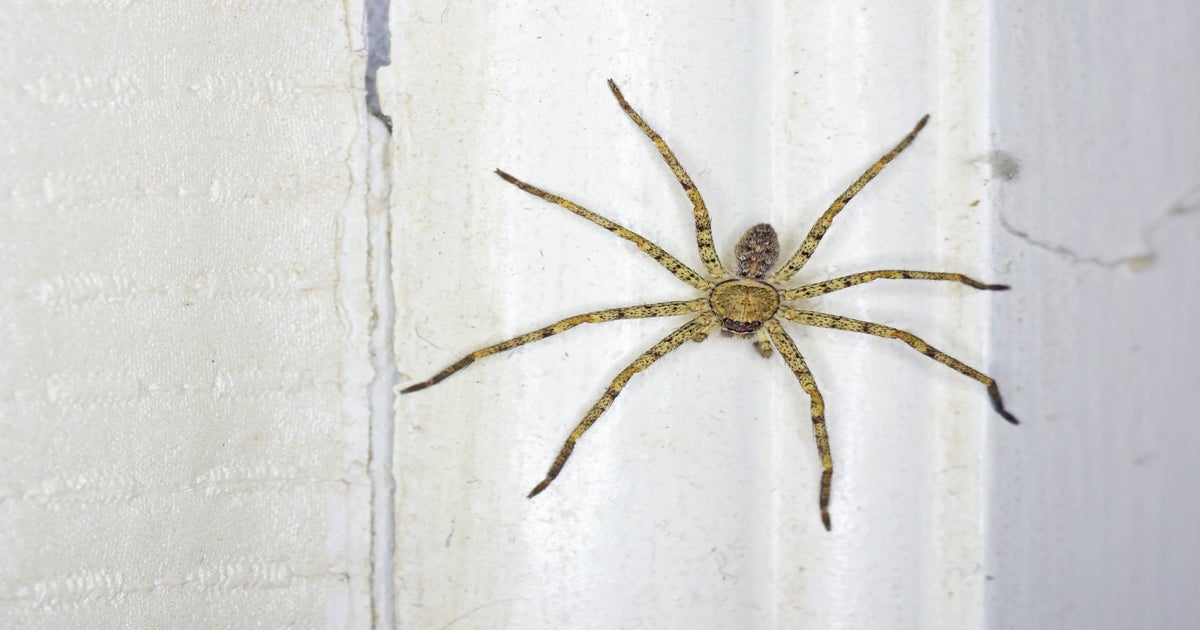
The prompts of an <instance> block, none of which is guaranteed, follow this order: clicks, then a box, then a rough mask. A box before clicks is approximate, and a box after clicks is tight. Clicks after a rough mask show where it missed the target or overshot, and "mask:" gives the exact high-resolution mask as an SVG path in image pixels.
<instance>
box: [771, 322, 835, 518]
mask: <svg viewBox="0 0 1200 630" xmlns="http://www.w3.org/2000/svg"><path fill="white" fill-rule="evenodd" d="M765 328H766V329H767V333H768V334H770V335H771V339H772V340H773V341H774V342H775V347H776V348H779V354H781V355H783V360H784V361H786V362H787V364H788V367H790V368H792V372H793V373H794V374H795V375H796V379H797V380H799V381H800V387H801V388H803V389H804V392H805V393H807V394H808V399H809V402H810V404H811V412H810V415H811V416H812V425H813V436H814V437H815V438H816V439H817V454H819V455H820V456H821V469H822V471H821V523H822V524H824V525H825V531H829V530H830V529H831V527H832V526H831V524H830V520H829V490H830V487H831V486H832V485H833V455H831V454H830V452H829V432H828V431H826V429H825V399H824V398H822V397H821V392H820V390H818V389H817V382H816V381H815V380H813V376H812V372H810V371H809V370H808V364H806V363H805V362H804V357H803V356H801V355H800V351H799V350H797V349H796V344H795V343H794V342H793V341H792V338H791V337H790V336H788V334H787V332H786V331H784V329H783V326H780V325H779V321H778V320H774V319H772V320H770V321H768V322H767V324H766V326H765Z"/></svg>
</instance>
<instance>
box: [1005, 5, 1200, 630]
mask: <svg viewBox="0 0 1200 630" xmlns="http://www.w3.org/2000/svg"><path fill="white" fill-rule="evenodd" d="M1196 24H1200V5H1197V4H1196V3H1194V2H1187V1H1178V2H1169V1H1165V0H1164V1H1159V2H1153V3H1138V4H1136V5H1135V4H1131V3H1123V2H1103V3H1090V4H1080V3H1066V2H1062V3H1043V2H1007V3H998V5H997V8H996V24H995V27H994V28H995V31H994V43H993V48H992V50H993V55H994V70H995V78H994V83H993V86H994V87H993V90H992V102H993V111H994V123H993V128H994V143H995V147H996V148H997V149H999V150H1003V151H1005V152H1006V153H1008V154H1009V155H1011V156H1012V158H1013V160H1014V161H1015V163H1017V164H1019V167H1020V172H1019V174H1018V175H1016V177H1014V178H1013V179H1012V180H1011V181H1002V180H997V181H996V184H997V185H996V186H994V187H993V189H992V194H993V195H994V198H995V200H996V212H997V216H996V221H997V222H998V223H999V224H1000V225H1002V226H1005V227H1004V229H1002V230H1000V231H998V232H996V239H995V241H994V243H995V256H996V260H997V262H998V263H999V264H1001V265H1003V269H1004V270H1005V272H1006V274H1007V276H1008V277H1009V278H1010V279H1011V280H1012V283H1013V285H1014V291H1013V292H1012V293H1013V295H1012V296H1011V297H1012V302H1010V303H1009V304H1007V306H1006V307H1004V308H999V309H997V317H996V319H995V327H994V328H993V330H992V340H993V341H992V342H993V345H994V347H997V348H1001V347H1003V348H1006V351H1005V352H1003V353H998V354H997V356H996V359H995V364H996V366H997V368H998V369H999V370H1000V371H1001V372H1008V373H1011V374H1014V375H1016V378H1015V379H1014V382H1016V383H1017V389H1016V390H1015V398H1016V400H1018V401H1022V402H1021V404H1022V406H1023V407H1024V409H1025V410H1026V411H1025V416H1026V420H1027V422H1026V423H1025V425H1023V426H1022V427H1021V432H1020V434H1019V435H1009V434H1006V435H1004V436H1003V438H1002V440H1000V441H998V442H997V444H996V448H995V449H993V451H992V453H993V456H992V463H991V466H990V472H989V476H990V477H991V479H992V481H991V483H990V484H989V502H988V504H989V508H988V514H989V516H988V519H987V522H988V523H989V532H990V533H989V536H988V538H989V553H988V561H987V572H988V574H989V575H990V576H991V578H992V579H991V581H989V582H988V585H989V594H990V596H989V597H988V600H987V601H988V611H987V619H988V621H989V627H992V628H1095V629H1107V628H1113V629H1118V628H1186V627H1192V626H1194V625H1195V620H1196V618H1197V617H1200V602H1198V600H1197V598H1196V597H1195V593H1196V592H1197V591H1198V590H1200V538H1198V537H1197V536H1196V531H1198V530H1200V493H1197V492H1196V488H1197V487H1198V485H1200V472H1198V471H1200V469H1198V468H1197V466H1196V463H1195V462H1196V453H1197V452H1198V451H1200V424H1198V423H1197V422H1196V420H1197V417H1200V415H1198V413H1197V409H1198V408H1200V391H1198V390H1197V387H1196V381H1197V376H1198V375H1200V370H1198V369H1197V359H1196V357H1197V356H1198V354H1200V328H1197V326H1196V321H1197V315H1196V313H1197V310H1198V307H1200V289H1198V287H1200V277H1198V275H1197V270H1198V269H1200V117H1198V116H1197V115H1196V114H1197V112H1200V75H1198V68H1200V66H1198V65H1197V60H1200V39H1197V38H1196V34H1195V25H1196Z"/></svg>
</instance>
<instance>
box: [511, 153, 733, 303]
mask: <svg viewBox="0 0 1200 630" xmlns="http://www.w3.org/2000/svg"><path fill="white" fill-rule="evenodd" d="M496 174H497V175H499V176H500V177H502V178H504V181H506V182H508V183H510V184H512V185H513V186H516V187H517V188H520V189H521V190H524V191H525V192H527V193H529V194H531V195H533V196H534V197H541V198H542V199H545V200H546V201H549V202H550V203H554V204H558V205H559V206H562V207H563V208H566V209H567V210H570V211H571V212H573V213H575V214H577V215H579V216H581V217H583V218H585V219H587V220H588V221H591V222H592V223H595V224H596V225H599V226H600V227H602V228H604V229H606V230H608V231H609V232H612V233H613V234H616V235H617V236H620V237H621V238H623V239H625V240H627V241H629V242H631V243H633V244H634V245H637V246H638V249H640V250H642V251H643V252H646V253H647V254H649V255H650V257H651V258H653V259H654V260H656V261H658V264H660V265H662V266H663V267H665V268H666V270H667V271H670V272H671V273H672V274H674V275H675V277H676V278H679V279H680V280H683V281H684V282H686V283H688V284H690V285H692V286H693V287H696V288H697V289H700V290H701V291H708V290H709V289H711V288H712V286H713V285H712V283H711V282H709V281H708V280H705V279H704V278H703V277H701V276H700V274H698V273H696V272H695V271H693V270H692V268H691V267H688V266H687V265H685V264H683V263H682V262H680V261H679V259H678V258H675V257H674V256H672V255H670V254H668V253H667V252H666V250H664V249H663V248H661V247H659V246H658V245H655V244H654V243H653V242H652V241H651V240H650V239H647V238H646V237H644V236H642V235H640V234H638V233H636V232H633V231H632V230H629V229H628V228H626V227H624V226H622V225H620V224H618V223H615V222H613V221H609V220H608V219H606V218H604V217H602V216H600V215H598V214H596V213H595V212H592V211H591V210H588V209H587V208H584V207H583V206H581V205H579V204H577V203H575V202H573V201H570V200H567V199H563V198H562V197H559V196H558V195H555V194H551V193H548V192H546V191H544V190H542V189H541V188H538V187H537V186H534V185H532V184H526V183H525V182H523V181H521V180H519V179H517V178H516V177H513V176H512V175H509V174H508V173H505V172H504V171H502V170H500V169H496Z"/></svg>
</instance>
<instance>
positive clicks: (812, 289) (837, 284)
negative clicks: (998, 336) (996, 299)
mask: <svg viewBox="0 0 1200 630" xmlns="http://www.w3.org/2000/svg"><path fill="white" fill-rule="evenodd" d="M872 280H946V281H949V282H961V283H962V284H965V285H967V286H969V287H972V288H975V289H982V290H986V291H1007V290H1008V285H1007V284H985V283H983V282H980V281H978V280H973V279H971V278H969V277H967V276H964V275H963V274H961V273H945V272H941V271H909V270H907V269H877V270H875V271H864V272H862V273H856V274H852V275H849V276H842V277H841V278H834V279H832V280H825V281H823V282H815V283H813V284H806V285H804V286H802V287H796V288H795V289H788V290H787V291H784V292H783V293H782V294H781V297H782V299H784V300H802V299H805V298H813V297H817V296H818V295H825V294H826V293H833V292H834V291H841V290H842V289H848V288H850V287H853V286H856V285H860V284H862V283H864V282H871V281H872Z"/></svg>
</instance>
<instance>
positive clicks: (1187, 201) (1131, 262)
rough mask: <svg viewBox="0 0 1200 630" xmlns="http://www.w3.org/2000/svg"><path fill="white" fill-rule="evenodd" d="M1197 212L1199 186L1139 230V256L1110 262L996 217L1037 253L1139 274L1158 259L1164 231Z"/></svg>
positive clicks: (1136, 254) (1110, 260) (1002, 216)
mask: <svg viewBox="0 0 1200 630" xmlns="http://www.w3.org/2000/svg"><path fill="white" fill-rule="evenodd" d="M1198 212H1200V184H1197V185H1195V186H1193V187H1192V188H1191V189H1189V190H1188V191H1187V192H1185V193H1183V194H1182V195H1180V196H1179V197H1177V198H1176V200H1175V202H1174V203H1172V204H1171V205H1170V207H1169V208H1168V209H1167V211H1166V212H1164V213H1162V214H1161V215H1159V216H1158V217H1156V218H1155V219H1153V220H1151V221H1149V222H1148V223H1146V224H1145V225H1143V226H1142V229H1141V230H1140V232H1141V239H1140V240H1141V242H1142V248H1141V249H1142V251H1141V252H1140V253H1135V254H1127V255H1124V256H1114V257H1110V258H1103V257H1100V256H1093V255H1088V254H1082V253H1079V252H1077V251H1075V250H1073V249H1072V248H1070V247H1068V246H1066V245H1063V244H1059V243H1052V242H1050V241H1046V240H1039V239H1037V238H1034V237H1033V235H1031V234H1030V233H1029V232H1026V231H1024V230H1021V229H1020V228H1017V227H1016V226H1014V225H1013V224H1012V223H1010V222H1009V220H1008V218H1007V217H1005V216H1004V215H1003V214H1000V215H999V219H1000V227H1001V228H1003V229H1004V231H1005V232H1008V233H1009V234H1011V235H1013V236H1015V237H1017V238H1018V239H1020V240H1022V241H1024V242H1026V243H1028V244H1030V245H1032V246H1034V247H1036V248H1038V249H1042V250H1045V251H1048V252H1050V253H1053V254H1056V255H1058V256H1060V257H1062V258H1065V259H1067V260H1068V261H1070V262H1071V264H1077V265H1078V264H1086V265H1094V266H1097V267H1103V268H1105V269H1116V268H1119V267H1125V268H1127V269H1129V270H1130V271H1134V272H1138V271H1142V270H1144V269H1145V268H1146V267H1149V266H1150V265H1152V264H1154V262H1155V261H1156V260H1157V259H1158V247H1157V245H1156V243H1155V241H1156V239H1157V237H1158V235H1159V234H1160V233H1161V232H1162V230H1163V229H1164V227H1165V226H1167V225H1169V224H1171V223H1173V222H1175V221H1178V220H1179V219H1181V218H1183V217H1186V216H1187V215H1191V214H1196V213H1198Z"/></svg>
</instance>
